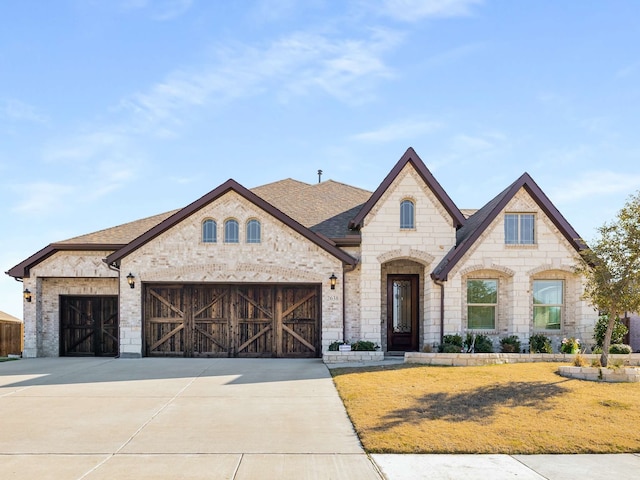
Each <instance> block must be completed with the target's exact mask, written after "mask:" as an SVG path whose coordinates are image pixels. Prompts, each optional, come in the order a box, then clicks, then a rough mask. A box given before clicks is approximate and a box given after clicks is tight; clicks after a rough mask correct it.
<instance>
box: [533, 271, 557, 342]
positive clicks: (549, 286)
mask: <svg viewBox="0 0 640 480" xmlns="http://www.w3.org/2000/svg"><path fill="white" fill-rule="evenodd" d="M563 306H564V280H534V281H533V327H534V328H535V329H539V330H560V328H561V326H562V308H563Z"/></svg>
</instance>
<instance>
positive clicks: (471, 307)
mask: <svg viewBox="0 0 640 480" xmlns="http://www.w3.org/2000/svg"><path fill="white" fill-rule="evenodd" d="M497 306H498V280H486V279H469V280H467V325H468V328H470V329H482V330H493V329H495V328H496V310H497Z"/></svg>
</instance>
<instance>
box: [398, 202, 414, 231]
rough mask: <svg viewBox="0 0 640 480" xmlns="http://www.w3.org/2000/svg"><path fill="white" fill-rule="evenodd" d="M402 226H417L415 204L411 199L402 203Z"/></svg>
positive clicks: (407, 227) (404, 227) (408, 227)
mask: <svg viewBox="0 0 640 480" xmlns="http://www.w3.org/2000/svg"><path fill="white" fill-rule="evenodd" d="M400 228H401V229H413V228H416V226H415V205H414V204H413V202H412V201H411V200H403V201H402V202H401V203H400Z"/></svg>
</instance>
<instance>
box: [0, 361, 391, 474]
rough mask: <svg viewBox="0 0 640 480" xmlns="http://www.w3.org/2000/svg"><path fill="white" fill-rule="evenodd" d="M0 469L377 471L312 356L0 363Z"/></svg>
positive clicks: (63, 471)
mask: <svg viewBox="0 0 640 480" xmlns="http://www.w3.org/2000/svg"><path fill="white" fill-rule="evenodd" d="M0 426H1V428H0V432H1V435H0V478H2V479H3V480H8V479H14V478H15V479H24V478H38V479H46V478H53V479H56V480H62V479H88V480H95V479H110V480H111V479H114V478H118V479H127V478H136V479H144V478H154V479H163V478H166V479H176V478H181V479H200V478H206V479H237V480H239V479H255V478H278V479H294V478H295V479H305V478H306V479H347V478H348V479H350V480H352V479H354V478H357V479H380V478H381V477H380V475H379V473H378V471H377V470H376V468H375V467H374V466H373V464H372V463H371V461H370V460H369V458H368V457H367V456H366V455H365V454H364V452H363V450H362V448H361V446H360V443H359V441H358V438H357V436H356V435H355V433H354V431H353V427H352V426H351V423H350V422H349V420H348V418H347V415H346V412H345V410H344V407H343V405H342V402H341V401H340V399H339V397H338V395H337V393H336V390H335V388H334V386H333V382H332V380H331V378H330V375H329V373H328V371H327V368H326V367H325V366H324V364H323V363H322V362H321V361H320V360H302V359H301V360H297V359H296V360H285V359H162V358H153V359H151V358H144V359H138V360H125V359H99V358H51V359H23V360H18V361H13V362H4V363H0Z"/></svg>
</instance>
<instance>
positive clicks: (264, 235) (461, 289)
mask: <svg viewBox="0 0 640 480" xmlns="http://www.w3.org/2000/svg"><path fill="white" fill-rule="evenodd" d="M425 172H426V173H425ZM392 173H393V175H392V174H390V175H389V176H388V177H387V178H386V179H385V181H383V183H382V184H381V186H380V188H379V189H378V190H376V192H374V194H373V195H372V196H371V198H370V201H369V202H367V203H366V204H365V205H364V206H361V205H360V204H359V203H356V204H355V205H359V208H361V212H362V213H361V214H360V213H358V214H357V215H358V216H359V217H360V218H359V220H358V221H359V222H360V223H359V224H358V225H357V226H352V227H353V228H354V229H355V230H357V231H348V232H346V233H344V232H345V231H346V230H348V229H347V228H346V223H347V222H348V221H349V220H350V219H351V218H352V217H350V218H349V219H346V220H345V218H343V217H342V214H343V213H349V212H351V211H352V210H353V207H352V206H350V207H349V208H348V209H347V210H345V211H344V212H342V213H340V214H338V215H337V216H334V217H331V218H328V219H327V221H330V222H334V221H337V220H336V219H340V221H341V222H344V225H343V226H342V231H341V233H340V234H339V235H342V236H338V237H336V238H328V237H327V236H325V235H324V234H323V233H322V232H319V233H318V234H316V233H314V232H315V230H314V229H313V228H311V227H309V228H311V230H307V229H306V228H307V227H305V226H302V224H297V223H296V222H295V221H294V220H292V218H290V217H286V215H284V214H282V213H281V212H280V211H278V210H277V209H274V207H273V206H272V205H271V204H267V203H266V202H265V201H264V200H262V199H260V198H257V196H256V195H255V194H251V193H250V192H249V191H247V190H246V189H244V187H242V186H239V185H238V184H235V183H234V184H233V185H232V188H230V189H228V190H226V189H224V188H222V187H223V186H224V185H226V184H223V185H221V186H220V187H218V189H220V192H221V193H220V194H218V193H215V195H213V194H214V192H217V191H218V189H215V190H214V191H212V192H211V195H212V196H211V197H210V199H209V197H207V196H205V197H206V198H207V200H206V202H203V203H198V201H197V202H194V204H192V205H195V204H198V205H197V207H193V208H192V206H191V205H190V206H188V207H185V209H183V210H181V211H179V212H178V213H177V214H176V215H178V219H177V220H176V221H175V222H174V221H172V218H173V217H169V216H168V215H165V216H162V220H159V222H161V223H159V224H157V225H156V227H162V228H158V230H157V232H156V231H155V228H156V227H154V228H153V229H152V230H148V228H149V227H148V226H147V224H146V223H145V228H140V229H139V230H138V231H136V233H135V235H131V236H130V237H128V239H127V240H126V241H125V242H124V243H125V247H122V250H125V251H126V252H125V253H123V254H122V255H121V256H118V255H117V254H118V252H120V251H121V250H116V254H114V251H113V250H107V249H105V248H104V247H103V248H99V247H98V246H96V249H95V250H92V249H91V248H90V247H91V245H83V246H82V247H83V248H78V250H73V249H72V248H71V247H69V244H67V245H65V248H64V249H60V250H59V251H58V250H56V251H55V253H54V254H53V255H47V256H45V255H43V258H42V259H41V260H37V261H32V259H28V261H25V262H23V264H21V265H19V266H16V267H14V269H12V272H13V273H11V274H12V275H13V276H15V277H16V278H23V280H24V284H25V288H29V289H30V291H31V292H32V293H33V298H34V301H33V302H31V303H27V302H25V304H24V306H25V310H24V318H25V351H24V354H25V356H56V355H58V354H59V346H58V343H59V334H60V319H59V310H60V306H59V303H60V296H61V295H118V296H119V332H120V338H119V349H120V354H121V355H123V356H131V357H136V356H140V355H142V352H143V351H144V345H143V337H142V333H143V332H142V330H143V315H144V312H143V304H144V299H143V294H144V286H145V285H147V284H176V285H180V284H209V283H211V284H256V285H275V284H298V285H299V284H304V285H317V286H321V289H320V291H321V302H320V305H321V320H320V321H321V325H320V330H321V342H320V343H321V346H322V351H323V352H326V351H327V348H328V346H329V345H330V344H331V343H332V342H335V341H349V342H355V341H358V340H365V341H371V342H373V343H374V344H376V345H378V346H379V347H380V351H379V352H385V351H387V350H388V347H389V345H388V344H389V339H388V338H387V337H388V335H387V331H388V328H387V322H388V320H387V317H388V314H389V310H390V307H389V305H388V304H387V302H388V299H387V281H388V278H389V276H391V275H411V276H415V277H412V278H417V279H418V294H417V301H416V305H414V308H417V318H418V328H417V332H415V334H416V339H417V340H416V349H417V350H422V349H423V348H433V347H435V346H436V345H437V344H438V343H439V342H440V338H441V336H442V335H444V334H453V333H460V334H463V335H464V334H465V333H466V332H467V331H469V329H468V328H467V325H468V324H467V320H468V319H467V298H466V282H467V280H468V279H495V280H497V282H498V304H497V315H496V326H495V329H492V330H489V331H476V332H477V333H484V334H487V335H489V336H490V337H491V338H492V339H493V341H494V345H495V347H496V348H497V347H498V345H499V339H500V338H501V337H503V336H506V335H512V334H515V335H518V336H519V337H520V341H521V342H522V344H523V345H527V344H528V338H529V336H530V335H531V334H532V333H538V332H537V331H536V330H535V329H534V328H533V324H532V317H533V305H532V303H533V301H532V287H533V282H534V281H535V280H538V279H545V280H547V279H561V280H563V281H564V292H563V293H564V302H563V305H562V324H561V329H560V330H554V331H543V332H541V333H544V334H546V335H548V336H550V337H552V339H553V342H554V346H555V348H556V350H557V348H558V345H559V343H560V341H561V339H562V338H563V337H565V336H573V337H577V338H580V339H582V340H583V342H588V341H590V339H591V334H592V329H593V325H594V323H595V320H596V314H595V312H594V310H593V309H592V308H590V307H589V306H588V304H587V303H586V302H585V301H584V300H582V298H581V295H582V281H581V278H580V277H578V276H577V275H575V274H574V273H573V270H572V266H573V265H574V263H575V261H576V256H577V247H576V245H575V244H572V242H571V241H570V239H568V238H567V230H566V228H567V227H566V226H563V225H564V224H563V223H562V222H559V221H558V218H557V217H558V216H559V214H558V215H556V216H554V214H553V209H550V208H549V206H548V205H546V206H545V207H544V208H543V205H542V204H541V202H540V198H539V197H540V194H537V195H536V194H532V192H535V188H533V189H532V188H531V185H529V184H527V185H525V183H526V182H529V180H527V179H526V178H525V180H524V183H522V188H519V189H517V188H515V187H514V191H513V192H511V194H510V196H505V197H504V198H505V199H506V200H505V202H506V203H505V204H504V205H503V206H502V208H501V210H500V211H499V212H493V213H492V216H487V217H486V218H488V220H487V221H488V222H489V220H490V223H488V224H487V225H486V226H483V229H480V228H478V229H477V231H478V232H480V233H479V236H478V237H477V238H474V240H473V242H472V243H470V245H466V246H463V247H464V248H462V247H460V245H459V243H460V241H461V238H462V236H461V232H463V231H464V228H467V225H472V224H473V225H475V224H474V221H473V219H474V217H471V218H470V219H469V222H467V223H466V224H465V219H464V217H463V216H462V213H461V212H460V211H459V210H458V209H457V207H456V206H455V205H454V204H453V202H452V201H450V199H448V197H447V196H446V193H444V194H443V192H442V191H441V187H440V186H439V185H436V183H437V182H435V180H433V179H432V177H431V174H430V173H428V170H427V168H426V166H425V165H424V164H423V163H422V161H421V160H420V159H419V158H418V157H417V155H416V154H415V152H413V150H412V149H409V150H408V151H407V153H405V155H404V156H403V157H402V158H401V160H400V161H399V162H398V163H397V164H396V166H395V167H394V169H393V170H392ZM229 182H232V181H229ZM229 182H227V183H229ZM234 185H235V186H234ZM282 185H285V186H286V185H294V186H295V187H296V188H307V187H305V186H304V184H301V182H294V181H288V182H283V183H282ZM514 185H520V184H518V183H517V182H516V184H514ZM525 186H526V187H527V188H524V187H525ZM308 187H309V188H312V186H308ZM346 187H348V186H346ZM273 188H274V187H273V186H272V187H269V189H268V190H269V191H270V195H272V199H273V201H277V195H275V194H274V191H273ZM332 188H333V189H334V190H332V191H340V190H339V189H340V186H339V185H338V184H335V182H334V184H332ZM348 188H349V189H351V190H350V191H349V192H350V193H348V195H352V194H353V187H348ZM336 189H337V190H336ZM319 191H320V190H319ZM348 195H347V193H345V198H346V196H348ZM501 195H502V194H501ZM205 197H203V198H205ZM501 198H503V197H501V196H498V197H496V200H500V199H501ZM405 200H409V201H411V202H412V203H413V205H414V208H415V210H414V222H413V227H412V228H401V227H400V218H399V217H400V204H401V202H403V201H405ZM321 201H322V197H320V198H319V199H318V202H321ZM496 203H497V202H496ZM487 205H488V206H489V207H490V206H492V205H493V203H492V202H489V204H487ZM285 207H286V205H284V204H283V205H282V206H280V207H279V208H285ZM317 207H318V205H309V208H310V209H311V208H313V209H314V215H315V216H316V217H317V216H318V215H320V214H319V212H321V211H322V209H321V208H317ZM296 208H297V210H296V211H297V212H298V214H300V211H301V209H300V208H299V205H296ZM483 208H485V207H483ZM554 208H555V207H554ZM482 212H483V211H482V210H481V212H480V216H481V217H482V215H483V213H482ZM509 212H513V213H523V212H524V213H527V214H533V215H534V216H535V243H534V244H533V245H507V244H505V238H504V235H505V234H504V214H505V213H509ZM549 212H551V214H550V213H549ZM332 215H335V211H334V213H332ZM354 215H355V214H354ZM302 216H303V217H304V215H302ZM475 218H479V217H475ZM482 218H484V217H482ZM207 219H209V220H214V221H215V222H216V224H217V233H218V235H217V241H216V242H215V243H209V242H207V243H203V242H202V225H203V221H205V220H207ZM228 219H234V220H236V221H237V222H238V225H239V241H238V242H237V243H226V242H225V241H224V223H225V221H226V220H228ZM146 220H148V219H146ZM249 220H258V221H259V222H260V225H261V239H260V242H259V243H249V242H247V241H246V240H245V228H246V225H247V222H248V221H249ZM300 220H303V218H300ZM561 220H562V221H564V219H561ZM476 223H477V224H478V225H479V224H480V223H481V222H476ZM165 225H166V227H165ZM476 226H477V225H476ZM114 228H117V227H114ZM469 228H471V227H469ZM330 231H332V232H336V231H339V230H335V228H334V229H332V230H330ZM143 232H147V233H143ZM99 233H100V232H96V233H95V234H92V235H90V236H88V237H87V238H91V239H92V241H95V242H96V245H101V244H98V243H97V242H98V241H99V237H100V235H98V234H99ZM111 233H114V232H111ZM116 233H117V232H116ZM120 233H122V232H120ZM125 233H126V232H125ZM147 235H148V238H147ZM336 235H338V234H336ZM96 239H98V240H96ZM127 242H130V243H127ZM334 242H335V243H334ZM121 243H122V242H121ZM336 245H343V246H341V247H340V248H338V247H336ZM50 247H51V246H50ZM129 247H131V248H130V249H128V248H129ZM459 247H460V249H459V251H460V252H464V254H461V255H460V256H459V258H455V260H451V258H454V257H455V255H456V252H457V251H458V248H459ZM117 248H121V247H117ZM114 255H116V256H117V261H115V262H111V263H112V265H111V266H108V265H107V264H106V263H105V259H106V258H107V257H109V258H113V256H114ZM36 257H37V255H36ZM449 261H451V263H450V264H449V263H447V262H449ZM30 262H31V263H30ZM443 265H444V267H446V268H447V269H448V270H447V274H446V275H445V276H444V277H442V278H441V277H439V276H438V275H439V274H438V273H437V272H438V271H439V269H440V268H441V267H442V266H443ZM128 273H131V274H132V275H133V276H134V277H135V288H129V285H128V284H127V279H126V275H127V274H128ZM332 274H335V276H336V277H337V282H336V287H335V289H331V288H330V285H329V281H328V279H329V277H330V276H331V275H332ZM441 302H442V303H441ZM441 324H442V327H441Z"/></svg>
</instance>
